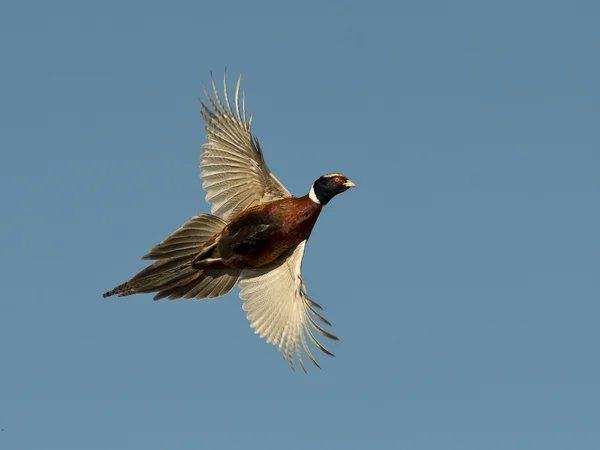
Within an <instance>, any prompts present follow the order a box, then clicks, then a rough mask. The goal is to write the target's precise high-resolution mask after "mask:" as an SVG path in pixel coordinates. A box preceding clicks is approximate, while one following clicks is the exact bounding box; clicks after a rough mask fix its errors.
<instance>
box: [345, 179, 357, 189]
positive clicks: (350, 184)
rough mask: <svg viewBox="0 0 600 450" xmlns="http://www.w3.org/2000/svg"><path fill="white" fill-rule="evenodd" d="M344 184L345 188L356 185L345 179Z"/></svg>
mask: <svg viewBox="0 0 600 450" xmlns="http://www.w3.org/2000/svg"><path fill="white" fill-rule="evenodd" d="M344 186H346V187H347V188H353V187H356V185H355V184H354V183H353V182H352V181H350V180H346V182H345V183H344Z"/></svg>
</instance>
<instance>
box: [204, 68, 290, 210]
mask: <svg viewBox="0 0 600 450" xmlns="http://www.w3.org/2000/svg"><path fill="white" fill-rule="evenodd" d="M241 81H242V77H241V75H240V77H239V79H238V82H237V86H236V88H235V111H234V110H233V108H232V107H231V102H230V101H229V96H228V94H227V76H226V75H225V77H224V80H223V84H224V91H223V92H224V98H223V99H221V97H220V96H219V92H218V91H217V87H216V86H215V81H214V79H213V80H212V88H213V92H214V98H213V97H212V96H211V95H210V94H209V93H208V91H207V89H206V87H204V86H203V88H204V93H205V94H206V98H207V100H208V105H206V104H205V103H204V102H202V101H200V104H201V105H202V110H201V112H200V113H201V115H202V117H203V118H204V120H205V121H206V127H205V130H206V132H207V133H208V134H207V136H206V138H207V140H208V143H206V144H204V145H203V146H202V148H203V149H204V152H203V153H202V156H201V163H200V168H201V169H202V173H201V174H200V177H201V178H202V179H203V180H204V183H203V184H202V187H203V188H204V190H205V191H206V201H207V202H208V203H210V204H211V205H212V208H211V212H212V213H213V214H215V215H217V216H219V217H221V218H222V219H224V220H225V221H229V220H230V219H231V218H233V217H234V216H235V215H236V214H237V213H239V212H240V211H243V210H244V209H246V208H249V207H250V206H254V205H258V204H260V203H266V202H269V201H272V200H277V199H280V198H285V197H291V194H290V193H289V192H288V190H287V189H286V188H285V187H283V185H282V184H281V183H280V182H279V180H277V178H275V175H273V174H272V173H271V171H270V170H269V168H268V167H267V164H266V163H265V160H264V158H263V154H262V150H261V148H260V145H259V143H258V140H257V139H256V137H255V136H253V135H252V131H251V126H252V116H250V120H248V119H247V117H246V94H245V92H242V98H241V111H240V83H241Z"/></svg>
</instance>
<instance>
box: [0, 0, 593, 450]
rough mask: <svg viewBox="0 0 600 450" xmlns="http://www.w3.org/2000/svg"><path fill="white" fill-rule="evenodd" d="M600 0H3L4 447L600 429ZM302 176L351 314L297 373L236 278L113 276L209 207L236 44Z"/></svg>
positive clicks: (284, 155) (311, 263)
mask: <svg viewBox="0 0 600 450" xmlns="http://www.w3.org/2000/svg"><path fill="white" fill-rule="evenodd" d="M599 23H600V6H599V4H598V2H594V1H587V2H583V1H582V2H577V1H571V2H566V1H565V2H556V1H502V2H482V1H453V2H450V1H448V2H445V1H409V2H392V1H388V2H378V1H368V2H366V1H365V2H341V1H337V2H317V1H306V0H304V1H302V2H295V3H291V2H281V1H272V2H264V1H252V2H250V1H226V2H203V1H197V0H196V1H186V2H156V1H135V2H112V1H107V2H94V3H93V4H92V2H79V1H54V2H41V1H36V2H17V1H8V2H6V1H4V2H2V4H1V6H0V55H1V63H0V151H1V155H2V156H1V164H0V192H1V197H0V198H1V207H2V212H1V214H2V219H1V220H0V230H1V236H2V247H1V248H2V251H1V255H2V258H0V273H1V274H2V275H1V279H2V291H3V292H2V299H1V300H0V358H1V359H0V367H1V368H0V428H1V429H2V431H0V447H1V448H2V449H7V450H19V449H57V450H67V449H77V450H78V449H144V450H153V449H211V450H212V449H226V448H230V449H247V450H253V449H261V450H263V449H291V450H295V449H306V448H315V449H344V450H347V449H389V448H406V449H411V450H426V449H427V450H440V449H459V450H482V449H483V450H485V449H498V450H506V449H526V450H531V449H543V450H553V449H594V450H597V449H598V448H600V434H599V426H600V362H599V353H598V345H599V341H600V319H599V317H600V303H599V294H600V286H599V281H598V280H599V271H600V260H599V254H600V239H599V237H600V236H599V232H598V230H599V229H600V214H599V208H598V205H599V202H598V198H599V194H600V177H599V173H600V131H599V130H600V128H599V122H600V88H599V86H600V83H599V80H600V59H599V55H600V31H599V30H600V27H599V25H598V24H599ZM225 67H227V70H228V73H229V74H230V76H231V80H230V81H231V83H232V85H231V88H233V82H234V81H235V78H236V76H237V74H238V73H240V72H242V73H243V74H244V87H245V88H246V91H247V94H248V108H249V110H250V111H252V112H253V113H254V131H255V133H256V134H257V135H258V137H259V138H260V140H261V144H262V146H263V149H264V152H265V155H266V159H267V162H268V164H269V166H270V168H271V170H272V171H273V172H274V173H275V174H276V175H277V176H278V178H279V179H280V180H281V181H282V182H283V183H284V184H285V185H286V187H287V188H288V189H289V190H290V191H291V192H293V193H295V194H297V195H303V194H304V193H306V192H308V189H309V187H310V185H311V183H312V182H313V181H314V180H315V179H316V178H317V177H318V176H320V175H321V174H323V173H326V172H330V171H341V172H343V173H345V174H346V175H347V176H348V177H350V178H351V179H352V180H353V181H355V182H356V184H357V186H358V187H357V188H356V189H354V190H352V191H349V192H347V193H345V194H343V195H341V196H340V197H338V198H336V199H334V200H333V201H332V202H331V203H330V205H328V206H327V208H326V210H325V211H324V213H323V214H322V215H321V218H320V219H319V222H318V223H317V226H316V228H315V231H314V233H313V236H312V238H311V240H310V242H309V244H308V247H307V253H306V258H305V261H304V275H305V279H306V282H307V286H308V290H309V294H310V295H311V297H312V298H314V299H315V300H316V301H318V302H319V303H321V304H322V305H323V306H324V308H325V311H324V315H325V317H327V318H328V319H329V320H330V321H331V322H332V324H333V328H332V331H333V332H334V333H335V334H337V335H338V336H339V337H340V341H339V342H337V343H331V342H327V344H329V345H328V347H329V348H330V350H332V351H333V352H334V353H335V354H336V355H337V357H336V358H329V357H327V356H326V355H319V361H320V362H321V363H322V366H323V370H322V371H321V370H318V369H316V368H313V367H310V368H309V373H308V375H305V374H304V373H302V372H299V373H294V372H292V371H291V370H290V369H289V368H288V366H287V365H286V364H285V363H284V362H283V361H282V360H281V357H280V355H279V353H277V351H276V349H275V348H274V347H273V346H271V345H267V344H266V343H265V342H264V341H263V340H261V339H259V338H258V337H257V336H255V335H254V334H253V330H252V329H251V328H250V327H249V325H248V322H247V321H246V318H245V313H244V312H243V311H242V309H241V301H240V300H239V298H238V296H237V293H238V289H237V288H236V289H235V291H234V292H233V293H231V294H230V295H228V296H227V297H225V298H222V299H219V300H213V301H203V302H196V301H189V302H185V301H178V302H170V303H169V302H168V301H165V300H163V301H160V302H153V301H152V297H151V296H150V295H140V296H134V297H129V298H126V299H118V298H109V299H103V298H102V293H103V292H105V291H106V290H108V289H111V288H112V287H113V286H115V285H116V284H118V283H120V282H122V281H125V280H126V279H128V278H129V277H130V276H131V275H133V274H134V273H136V272H137V271H138V270H140V269H141V268H143V267H144V263H143V262H142V261H141V260H140V257H141V256H142V255H143V254H145V253H146V252H147V251H148V249H149V248H150V247H152V246H153V245H154V244H156V243H158V242H159V241H160V240H162V239H163V238H164V237H165V236H167V235H168V234H169V233H171V232H172V231H173V230H175V229H176V228H178V227H179V226H180V225H181V224H182V223H183V222H184V221H186V220H187V219H189V218H190V217H192V216H194V215H196V214H198V213H201V212H208V211H209V207H208V205H207V204H206V203H205V202H204V192H203V191H202V188H201V181H200V179H199V178H198V175H199V169H198V167H197V165H198V163H199V158H200V151H201V150H200V146H201V144H202V143H203V142H204V140H205V139H204V135H205V133H204V130H203V123H202V121H201V119H200V115H199V106H198V102H197V99H198V98H199V97H201V96H202V89H201V82H202V81H204V82H207V81H209V80H210V74H209V73H210V71H211V70H212V71H213V72H214V73H215V76H216V78H217V79H218V80H219V81H220V79H221V76H222V74H223V70H224V69H225Z"/></svg>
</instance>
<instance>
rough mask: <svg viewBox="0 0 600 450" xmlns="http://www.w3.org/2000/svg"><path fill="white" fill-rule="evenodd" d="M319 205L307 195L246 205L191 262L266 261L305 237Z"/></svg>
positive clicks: (247, 265)
mask: <svg viewBox="0 0 600 450" xmlns="http://www.w3.org/2000/svg"><path fill="white" fill-rule="evenodd" d="M322 208H323V206H322V205H320V204H318V203H315V202H313V201H312V200H310V198H309V197H308V195H306V196H304V197H301V198H295V197H289V198H284V199H281V200H275V201H272V202H269V203H266V204H263V205H257V206H253V207H251V208H248V209H246V210H244V211H242V212H241V213H239V214H237V215H236V216H235V217H234V218H233V219H232V220H231V221H230V222H229V223H228V224H227V225H226V226H225V228H223V230H222V231H221V232H219V233H217V234H215V235H214V236H212V237H211V238H210V239H209V240H208V241H207V244H206V246H205V248H208V247H210V249H209V251H207V252H204V253H202V251H201V257H200V258H196V260H195V261H194V266H195V267H198V268H213V269H217V268H218V269H226V268H230V269H258V268H259V267H263V266H265V265H267V264H270V263H272V262H274V261H276V260H277V259H278V258H279V257H280V256H282V255H285V254H287V253H288V252H289V251H290V250H291V249H292V248H294V247H296V246H297V245H298V244H299V243H300V242H302V241H305V240H307V239H308V237H309V236H310V233H311V232H312V229H313V227H314V226H315V223H316V221H317V218H318V217H319V214H320V212H321V209H322ZM207 261H208V262H207ZM211 261H212V262H211Z"/></svg>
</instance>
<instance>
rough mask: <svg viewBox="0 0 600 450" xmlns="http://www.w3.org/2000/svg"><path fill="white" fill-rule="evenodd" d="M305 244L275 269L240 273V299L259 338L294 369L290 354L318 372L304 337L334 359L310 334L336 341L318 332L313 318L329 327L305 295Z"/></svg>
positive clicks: (331, 336) (332, 336)
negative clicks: (273, 348) (310, 362)
mask: <svg viewBox="0 0 600 450" xmlns="http://www.w3.org/2000/svg"><path fill="white" fill-rule="evenodd" d="M305 245H306V241H303V242H301V243H300V244H299V245H298V246H297V247H296V249H295V250H294V251H293V252H292V253H291V254H290V256H289V257H288V258H287V259H286V260H285V261H284V262H283V263H281V264H280V265H279V266H276V267H273V266H267V267H266V268H263V269H258V270H251V271H250V270H249V271H244V272H242V280H241V281H240V282H239V286H240V288H241V292H240V297H241V298H242V300H245V301H246V302H245V303H244V306H243V308H244V310H245V311H247V313H248V314H247V317H248V319H249V320H250V326H251V327H252V328H254V330H255V331H254V332H255V333H256V334H259V335H260V337H261V338H262V337H266V338H267V342H269V343H272V344H274V345H276V346H277V348H278V349H279V351H281V352H282V354H283V358H284V359H287V361H288V362H289V364H290V366H291V367H292V369H293V368H294V353H295V354H296V357H297V359H298V362H299V363H300V366H301V367H302V370H304V371H305V372H306V369H305V367H304V363H303V361H302V350H304V352H305V353H306V355H307V356H308V357H309V358H310V360H311V361H312V362H313V363H314V364H315V365H316V366H317V367H319V368H320V366H319V364H318V363H317V361H316V360H315V358H314V357H313V355H312V353H311V352H310V349H309V347H308V345H307V337H308V339H309V340H310V341H312V343H313V344H314V345H315V346H316V347H317V348H318V349H319V350H321V351H322V352H324V353H326V354H328V355H331V356H334V355H333V354H332V353H331V352H329V351H328V350H327V349H326V348H325V347H323V345H321V343H320V342H319V341H318V340H317V339H316V338H315V336H314V334H313V333H312V330H316V331H317V332H318V333H320V334H321V335H323V336H325V337H327V338H329V339H334V340H337V337H335V336H334V335H333V334H331V333H328V332H327V331H325V330H324V329H323V328H321V327H320V326H319V325H318V324H317V322H316V321H315V318H317V319H319V320H320V321H322V322H323V323H325V324H327V325H331V324H330V323H329V322H328V321H327V320H326V319H325V318H324V317H322V316H321V315H320V314H319V313H317V312H316V311H315V308H318V309H321V307H320V306H319V305H318V304H317V303H315V302H313V301H312V300H311V299H310V298H308V297H307V295H306V287H305V285H304V280H303V279H302V274H301V268H302V258H303V257H304V247H305Z"/></svg>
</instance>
